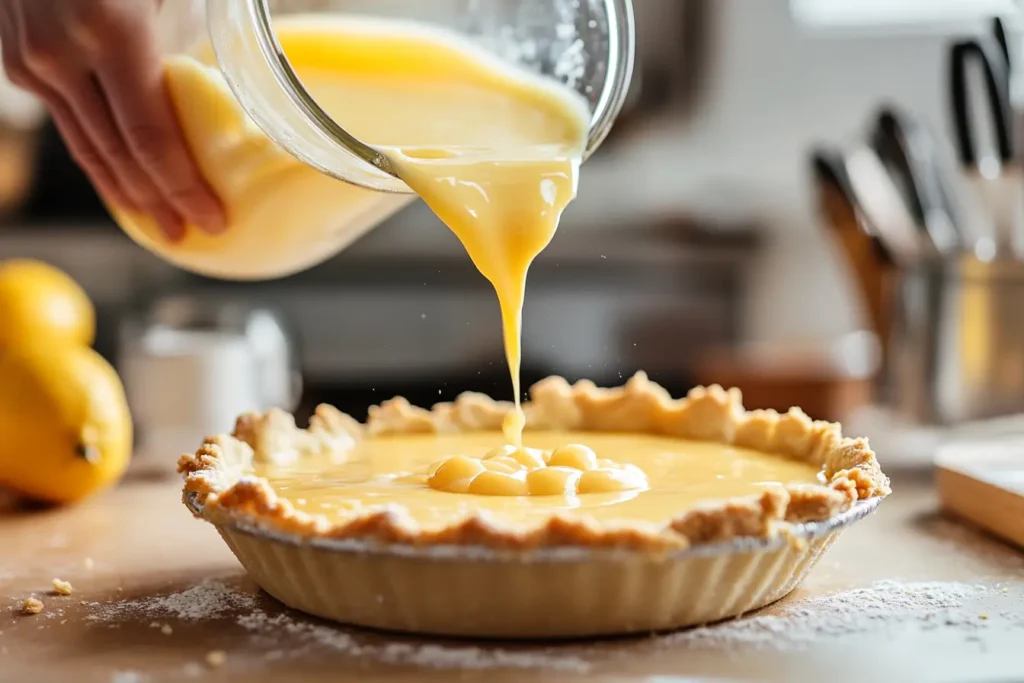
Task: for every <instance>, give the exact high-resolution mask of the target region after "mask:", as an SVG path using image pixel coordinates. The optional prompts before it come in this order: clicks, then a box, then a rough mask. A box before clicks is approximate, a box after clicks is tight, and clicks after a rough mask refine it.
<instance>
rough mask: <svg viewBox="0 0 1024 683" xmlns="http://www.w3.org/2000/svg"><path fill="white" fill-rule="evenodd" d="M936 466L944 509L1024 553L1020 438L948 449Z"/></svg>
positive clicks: (1022, 448) (1023, 460) (1022, 442)
mask: <svg viewBox="0 0 1024 683" xmlns="http://www.w3.org/2000/svg"><path fill="white" fill-rule="evenodd" d="M935 466H936V470H935V479H936V486H937V488H938V492H939V500H940V501H941V504H942V507H943V509H945V510H947V511H948V512H951V513H953V514H954V515H957V516H959V517H962V518H964V519H966V520H967V521H969V522H971V523H973V524H975V525H977V526H979V527H981V528H982V529H984V530H985V531H988V532H989V533H991V534H993V535H995V536H998V537H999V538H1001V539H1003V540H1005V541H1007V542H1009V543H1012V544H1013V545H1015V546H1017V547H1019V548H1021V549H1022V550H1024V439H1021V438H1016V439H1013V440H998V441H991V442H985V441H981V442H976V443H970V442H965V443H958V444H954V445H950V446H947V447H945V448H943V449H942V450H941V451H940V452H939V453H938V455H937V456H936V459H935Z"/></svg>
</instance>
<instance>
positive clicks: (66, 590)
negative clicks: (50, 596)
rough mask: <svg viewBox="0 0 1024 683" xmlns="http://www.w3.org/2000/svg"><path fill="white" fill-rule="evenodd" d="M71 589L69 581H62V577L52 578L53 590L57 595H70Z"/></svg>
mask: <svg viewBox="0 0 1024 683" xmlns="http://www.w3.org/2000/svg"><path fill="white" fill-rule="evenodd" d="M72 590H73V589H72V587H71V582H70V581H64V580H62V579H54V580H53V592H54V593H56V594H57V595H71V591H72Z"/></svg>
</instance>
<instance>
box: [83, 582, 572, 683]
mask: <svg viewBox="0 0 1024 683" xmlns="http://www.w3.org/2000/svg"><path fill="white" fill-rule="evenodd" d="M88 606H89V608H90V609H91V610H92V614H90V615H89V616H88V619H90V620H92V621H100V622H111V621H116V620H119V619H125V618H131V619H133V620H145V621H146V622H147V623H150V626H152V625H153V623H156V622H152V620H154V619H168V618H173V619H180V620H182V621H191V622H198V621H204V620H208V619H224V618H227V617H233V618H234V619H235V621H236V623H237V624H238V625H239V626H240V627H242V628H243V629H245V630H246V631H248V632H249V633H251V634H253V636H254V637H260V636H262V637H268V638H273V639H274V640H275V642H278V643H280V637H281V635H282V634H286V635H287V636H289V637H290V641H289V642H288V643H287V644H286V645H285V647H286V648H287V649H277V650H270V651H269V652H267V655H266V656H267V658H268V659H270V660H273V659H282V658H285V657H288V656H298V655H301V654H302V653H303V652H306V651H308V650H309V649H310V648H317V647H319V648H327V649H330V650H333V651H336V652H338V653H339V654H342V655H344V656H348V657H354V658H365V659H372V660H374V661H377V662H380V663H383V664H392V665H401V666H418V667H429V668H438V669H544V670H550V671H561V672H573V673H585V672H586V671H588V670H589V669H590V664H589V663H588V662H587V661H585V660H584V659H581V658H579V657H573V656H566V655H560V654H558V653H557V652H555V651H553V650H552V649H550V648H529V649H524V650H521V651H515V650H509V649H498V648H494V647H474V646H468V645H442V644H437V643H433V644H421V643H415V644H414V643H402V642H394V641H393V640H390V639H386V638H381V637H373V636H366V635H356V634H353V633H352V632H350V631H348V630H346V629H344V628H343V627H340V626H330V625H326V624H323V623H321V622H317V621H314V620H311V619H306V618H303V617H301V616H298V617H293V616H291V615H290V614H287V613H280V614H268V613H267V612H265V611H264V610H262V609H260V607H259V600H258V599H257V597H256V596H255V595H252V594H249V593H245V592H241V591H239V590H237V589H234V588H232V587H230V586H227V585H225V584H224V583H222V582H219V581H212V580H211V581H204V582H203V583H200V584H198V585H196V586H194V587H192V588H189V589H187V590H184V591H181V592H179V593H173V594H171V595H166V596H159V597H153V598H146V599H141V600H121V601H117V602H112V603H96V602H93V603H88ZM157 625H158V626H159V625H160V624H159V623H158V624H157Z"/></svg>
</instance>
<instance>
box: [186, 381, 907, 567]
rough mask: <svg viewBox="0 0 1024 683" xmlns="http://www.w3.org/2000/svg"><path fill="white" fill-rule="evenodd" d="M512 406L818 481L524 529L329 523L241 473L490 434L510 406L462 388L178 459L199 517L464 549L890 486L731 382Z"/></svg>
mask: <svg viewBox="0 0 1024 683" xmlns="http://www.w3.org/2000/svg"><path fill="white" fill-rule="evenodd" d="M531 399H532V400H531V401H530V402H528V403H526V404H525V405H524V410H525V412H526V416H527V429H528V430H538V429H543V430H559V431H584V432H586V431H605V432H628V433H647V434H657V435H663V436H669V437H676V438H680V439H691V440H702V441H712V442H717V443H722V444H731V445H735V446H741V447H745V448H749V449H752V450H757V451H762V452H767V453H773V454H778V455H779V456H780V457H788V458H793V459H796V460H800V461H804V462H807V463H809V464H812V465H815V466H821V467H822V476H823V482H822V483H821V484H788V485H784V486H780V487H778V488H775V489H771V490H768V491H766V492H764V493H763V494H759V495H757V496H753V497H744V498H737V499H734V500H725V501H716V502H710V503H708V504H705V505H703V506H700V507H698V508H695V509H691V510H689V511H687V512H685V513H682V514H680V515H678V516H676V517H674V518H672V519H666V520H664V523H663V524H661V525H659V527H657V528H651V527H650V526H649V525H645V524H636V525H632V524H629V523H628V522H624V523H622V524H616V525H614V526H609V525H597V524H594V523H593V522H592V521H589V520H587V519H586V518H576V517H571V516H566V515H562V514H552V516H551V519H550V520H549V521H548V523H547V524H546V525H543V526H540V527H536V526H535V527H534V528H532V529H530V530H528V531H525V530H523V529H520V528H516V527H515V526H509V525H502V524H498V523H496V522H494V521H493V520H491V519H489V518H488V516H487V515H486V514H484V513H476V514H472V515H469V516H466V517H463V518H461V519H459V520H457V521H455V522H453V523H452V524H451V525H449V526H447V527H443V528H440V529H431V530H429V531H427V530H423V529H420V528H419V527H418V525H417V524H416V523H415V521H414V520H412V519H411V518H410V516H409V515H408V514H407V511H406V510H405V509H404V508H403V506H401V505H398V504H396V505H389V506H387V507H384V508H381V507H377V508H373V509H370V508H368V509H365V510H357V511H353V512H352V513H351V515H350V516H348V517H346V518H344V519H342V520H341V521H335V522H329V521H328V520H327V519H326V518H325V517H322V516H317V515H310V514H308V513H305V512H301V511H297V510H295V508H294V507H293V506H292V504H291V503H290V502H289V501H287V500H285V499H283V498H279V497H278V495H277V494H276V493H275V492H274V490H273V488H272V486H271V485H270V483H269V482H268V481H266V480H265V479H260V478H256V477H253V476H249V475H246V474H245V473H246V472H248V471H251V469H252V465H253V463H254V461H256V460H270V461H275V460H281V459H293V458H296V457H298V458H301V457H303V456H304V455H309V454H324V453H331V452H343V451H344V450H345V449H347V448H349V447H351V446H352V445H353V444H354V443H355V442H356V441H358V440H360V439H367V438H374V437H377V436H384V435H393V434H414V433H454V432H467V431H494V432H500V429H501V424H502V420H503V419H504V417H505V415H506V413H507V412H508V411H509V410H510V409H511V404H509V403H503V402H498V401H494V400H492V399H490V398H488V397H487V396H484V395H481V394H474V393H466V394H463V395H461V396H460V397H459V398H458V399H457V400H456V401H455V402H454V403H441V404H438V405H435V406H434V407H433V409H431V410H426V409H422V408H418V407H415V406H413V405H411V404H410V403H409V402H408V401H406V400H405V399H402V398H395V399H392V400H390V401H387V402H385V403H383V404H382V405H380V406H377V407H373V408H371V409H370V415H369V420H368V421H367V423H366V424H365V425H362V424H360V423H358V422H357V421H355V420H354V419H352V418H350V417H348V416H347V415H345V414H343V413H341V412H339V411H338V410H336V409H334V408H332V407H330V406H320V407H319V408H318V409H317V411H316V414H315V415H314V417H313V418H312V419H311V421H310V426H309V428H308V429H300V428H298V427H297V426H296V424H295V420H294V418H293V417H292V416H291V415H289V414H287V413H284V412H282V411H276V410H274V411H270V412H268V413H265V414H249V415H244V416H242V417H241V418H239V420H238V423H237V425H236V427H235V431H234V433H233V434H232V435H230V436H227V435H221V436H215V437H211V438H209V439H207V440H206V441H205V442H204V443H203V445H202V446H201V447H200V448H199V450H198V451H196V453H195V454H194V455H184V456H182V457H181V459H180V460H179V463H178V469H179V472H181V473H182V474H183V475H184V476H185V491H186V492H191V493H195V494H196V495H197V500H198V502H199V503H200V504H201V505H202V507H203V510H204V513H203V516H204V517H206V518H207V519H209V520H210V521H214V522H216V521H226V520H229V519H232V518H237V517H238V516H244V517H248V518H255V519H258V520H259V522H260V523H261V525H263V526H265V527H268V528H273V529H275V530H277V531H282V532H286V533H289V534H295V535H298V536H301V537H324V538H333V539H365V540H372V541H376V542H382V543H407V544H415V545H472V546H486V547H490V548H496V549H497V548H502V549H519V550H523V549H536V548H544V547H566V546H585V547H604V548H629V549H633V550H652V551H655V550H665V549H673V548H684V547H689V546H693V545H698V544H709V543H720V542H723V541H729V540H732V539H734V538H737V537H767V536H772V535H777V534H780V533H785V531H786V529H787V528H788V527H791V526H792V525H795V524H801V523H806V522H820V521H823V520H827V519H829V518H831V517H833V516H835V515H836V514H838V513H840V512H843V511H845V510H847V509H849V508H850V506H851V505H852V504H853V503H854V502H856V501H858V500H864V499H868V498H875V497H880V496H886V495H888V493H889V491H890V489H889V480H888V478H887V477H886V476H885V475H884V474H883V473H882V471H881V469H880V467H879V465H878V460H877V459H876V457H875V454H874V452H873V451H872V450H871V449H870V447H869V446H868V443H867V441H866V440H864V439H850V438H844V437H843V436H842V435H841V433H840V427H839V425H837V424H834V423H829V422H820V421H812V420H811V419H810V418H808V417H807V416H806V415H805V414H804V413H803V412H802V411H801V410H800V409H799V408H793V409H791V410H790V411H789V412H787V413H785V414H782V415H780V414H778V413H776V412H775V411H770V410H753V411H745V410H744V409H743V406H742V404H741V395H740V392H739V390H736V389H730V390H728V391H727V390H724V389H722V388H721V387H719V386H711V387H707V388H704V387H698V388H695V389H693V390H692V391H690V393H689V395H688V396H687V397H686V398H683V399H678V400H674V399H672V398H671V397H670V396H669V394H668V392H666V391H665V390H664V389H663V388H662V387H660V386H659V385H657V384H655V383H654V382H651V381H650V380H649V379H648V378H647V377H646V375H644V374H643V373H639V374H637V375H636V376H634V377H633V378H632V379H630V380H629V381H628V382H627V383H626V384H625V385H624V386H622V387H619V388H614V389H603V388H599V387H597V386H595V385H594V383H592V382H590V381H581V382H578V383H576V384H574V385H570V384H569V383H568V382H566V381H565V380H564V379H562V378H560V377H552V378H548V379H546V380H543V381H541V382H540V383H538V384H537V385H535V386H534V387H533V388H532V389H531Z"/></svg>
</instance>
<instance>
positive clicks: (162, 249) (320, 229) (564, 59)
mask: <svg viewBox="0 0 1024 683" xmlns="http://www.w3.org/2000/svg"><path fill="white" fill-rule="evenodd" d="M162 12H163V16H162V17H161V22H162V25H161V31H162V36H161V37H162V38H163V39H164V41H165V43H166V48H165V52H166V53H167V54H168V55H169V56H173V55H175V54H189V55H192V56H195V57H196V58H197V59H199V60H201V61H203V62H205V63H207V64H210V65H211V66H215V67H217V68H219V71H220V77H222V78H223V82H225V83H226V85H227V87H228V88H229V89H230V92H231V93H232V94H233V97H234V99H235V102H234V104H235V105H237V107H239V110H240V111H239V113H240V115H241V113H242V112H244V116H243V118H245V123H246V124H249V123H255V124H256V126H258V128H259V129H260V130H261V131H262V133H263V134H264V135H265V136H266V137H267V138H269V139H270V140H271V141H273V144H271V145H260V144H256V143H255V142H254V141H253V140H252V139H249V140H244V141H242V142H240V143H238V144H232V142H233V141H234V142H238V135H237V130H235V129H239V128H244V127H240V126H234V127H233V128H232V135H234V137H233V138H232V137H231V135H225V139H224V140H210V139H202V140H199V139H192V140H191V144H192V146H193V153H194V155H195V156H197V158H198V160H199V162H200V166H201V167H203V170H204V173H205V174H206V175H207V179H208V180H209V181H210V183H211V185H213V186H214V189H215V190H216V191H218V193H219V194H221V196H222V197H223V198H224V199H225V202H226V203H227V204H228V210H229V222H231V223H236V222H239V223H247V225H244V226H243V225H239V226H234V225H232V228H234V227H238V228H239V229H237V230H235V229H232V230H229V231H228V233H227V234H225V235H222V236H219V237H212V236H207V235H202V234H198V231H196V230H190V231H189V236H188V238H187V239H186V240H185V242H184V243H182V244H179V245H168V244H166V243H165V242H164V240H163V239H162V237H161V236H160V235H159V233H158V232H157V230H156V226H155V225H154V224H152V222H151V221H148V220H147V219H146V218H145V217H140V216H129V215H125V214H124V213H122V212H117V211H116V210H115V216H116V217H117V219H118V221H119V222H120V223H121V225H122V227H123V228H124V229H125V231H126V232H128V234H129V235H130V236H131V237H132V238H133V239H135V240H136V241H138V242H140V243H141V244H142V245H143V246H145V247H146V248H148V249H150V250H152V251H155V252H157V253H158V254H160V255H161V256H163V257H164V258H166V259H168V260H170V261H171V262H173V263H175V264H177V265H179V266H181V267H184V268H186V269H188V270H192V271H196V272H199V273H202V274H205V275H210V276H214V277H221V278H229V279H266V278H272V277H280V276H284V275H288V274H291V273H294V272H297V271H299V270H303V269H305V268H308V267H311V266H313V265H316V264H317V263H319V262H322V261H324V260H326V259H327V258H329V257H330V256H332V255H334V254H335V253H337V252H338V251H340V250H341V249H343V248H344V247H345V246H346V245H347V244H349V243H351V242H352V241H354V240H355V239H356V238H358V237H359V236H361V235H362V234H363V233H365V232H366V231H367V230H369V229H370V228H372V227H373V226H375V225H377V224H378V223H380V222H381V221H383V220H384V219H385V218H386V217H388V216H389V215H391V214H392V213H394V212H395V211H397V210H398V209H400V208H402V207H403V206H405V205H406V204H407V203H408V202H409V201H411V200H412V199H413V196H412V194H411V191H410V190H409V188H408V187H407V186H406V185H405V183H403V182H402V181H401V180H400V179H399V178H397V177H396V176H395V175H394V173H392V172H391V169H390V167H389V163H388V161H387V159H386V158H385V157H383V156H382V155H381V154H379V153H378V152H377V151H375V150H374V149H373V148H371V147H369V146H368V145H365V144H363V143H362V142H361V141H359V140H357V139H356V138H354V137H353V136H351V135H349V134H348V133H347V132H346V131H345V130H344V129H343V128H342V127H341V126H340V125H339V124H338V123H337V122H336V121H334V120H332V119H331V117H330V116H328V114H327V113H325V112H324V111H323V110H322V109H321V108H320V107H319V106H318V105H317V103H316V101H315V100H314V98H313V97H312V96H311V95H310V93H309V91H307V90H306V88H305V87H304V86H303V83H302V81H301V79H300V78H299V76H298V75H297V74H296V72H295V71H294V70H293V69H292V67H291V65H290V64H289V62H288V59H287V58H286V57H285V54H284V50H283V49H282V47H281V44H280V43H279V41H278V39H277V37H276V36H275V34H274V30H273V26H274V21H275V20H277V19H280V18H282V17H284V16H287V15H305V16H310V15H324V18H325V19H329V18H330V15H360V16H365V17H380V18H383V19H392V20H394V19H400V20H403V21H414V22H416V23H419V24H426V25H428V26H437V27H439V28H444V29H446V30H449V31H452V30H454V31H455V32H457V33H459V34H460V35H461V36H463V37H468V38H470V39H471V40H472V42H474V43H476V44H477V45H479V46H482V47H484V48H485V49H487V50H488V51H490V52H492V53H493V54H495V55H497V56H499V57H501V58H502V59H504V60H507V61H509V62H512V63H515V64H517V65H520V66H523V67H526V68H528V69H530V70H532V71H534V72H536V73H539V74H542V75H545V76H549V77H551V78H554V79H556V80H558V81H559V82H561V83H563V84H564V85H566V86H567V87H569V88H572V89H573V90H575V91H577V92H578V93H580V94H581V95H583V96H584V97H585V99H586V100H587V102H588V103H589V105H590V111H591V120H590V132H589V137H588V144H587V149H586V154H585V157H586V156H589V155H590V154H592V153H593V152H594V150H596V149H597V148H598V147H599V146H600V144H601V142H602V141H603V140H604V138H605V136H606V135H607V134H608V132H609V130H610V128H611V125H612V123H613V121H614V120H615V117H616V116H617V115H618V113H619V111H620V109H621V107H622V105H623V103H624V101H625V98H626V94H627V91H628V89H629V83H630V79H631V76H632V70H633V58H634V52H635V33H634V20H633V7H632V0H429V1H425V0H180V1H177V0H176V1H175V2H165V3H163V10H162ZM204 23H205V29H204V26H203V24H204ZM214 57H215V58H214ZM182 87H183V86H182ZM174 94H175V93H174V88H173V87H172V95H174ZM174 99H175V101H176V103H177V104H178V109H179V112H178V113H179V119H181V120H182V121H183V128H184V129H185V132H186V137H187V138H188V137H190V135H189V131H190V125H189V122H188V121H187V119H189V117H190V116H191V117H192V119H196V117H200V116H206V117H207V119H209V118H212V117H211V115H210V114H209V113H208V112H195V111H192V112H191V113H189V111H188V110H189V108H190V107H191V106H192V105H191V104H189V102H190V101H191V99H192V98H191V97H189V96H188V95H187V94H186V93H184V92H179V93H177V97H174ZM218 116H219V114H218ZM202 125H205V123H204V121H202V120H200V121H198V122H197V121H195V120H193V121H192V125H191V129H197V127H201V126H202ZM250 129H251V126H250ZM243 132H244V131H243ZM251 133H252V130H249V137H250V138H251V137H252V135H251ZM197 147H201V148H202V149H197ZM268 147H271V148H272V149H268ZM281 150H283V151H284V152H286V153H287V154H288V155H290V157H291V158H294V159H298V160H299V161H301V162H302V163H303V164H304V165H305V166H307V167H311V168H308V169H306V170H307V171H312V169H316V170H318V171H320V172H322V173H321V174H318V176H319V178H318V180H317V181H316V182H315V183H314V181H309V182H310V183H311V184H315V185H317V187H315V188H312V189H310V190H309V191H308V192H306V191H305V190H304V192H303V194H302V195H301V196H298V195H294V196H291V197H289V196H288V194H287V193H288V191H289V188H288V187H287V183H275V182H270V181H269V180H268V179H269V178H270V177H271V176H270V175H268V172H267V170H266V169H267V168H268V167H270V166H273V165H274V164H278V165H279V166H280V165H283V164H284V165H286V163H285V162H284V161H282V160H279V159H273V158H271V157H273V152H280V151H281ZM225 169H231V172H230V174H229V175H230V176H231V177H230V178H226V179H224V178H218V177H214V176H217V175H220V174H224V173H225ZM279 170H280V169H279ZM328 176H329V177H328ZM330 178H336V179H339V180H342V181H344V182H345V183H346V185H341V184H340V183H336V182H333V181H330ZM329 182H332V184H325V183H329ZM254 184H261V185H260V191H259V192H254V191H253V185H254ZM303 187H304V188H305V187H306V186H303ZM225 195H227V196H226V197H225ZM242 198H248V201H247V203H245V204H244V205H242V206H235V205H234V204H233V202H235V201H236V200H237V201H241V200H242ZM321 200H322V202H323V209H324V210H323V211H320V212H319V213H317V212H313V213H314V214H316V215H311V214H310V213H309V212H291V213H290V212H288V211H287V207H288V206H289V205H292V206H294V205H295V204H297V203H301V204H303V205H304V206H307V207H309V206H313V205H314V204H315V203H316V202H317V201H321ZM256 205H259V206H256ZM271 219H273V220H271ZM300 220H301V221H302V222H303V224H302V225H289V223H290V222H293V221H300ZM268 244H270V245H273V248H272V249H270V248H268V247H267V245H268Z"/></svg>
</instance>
